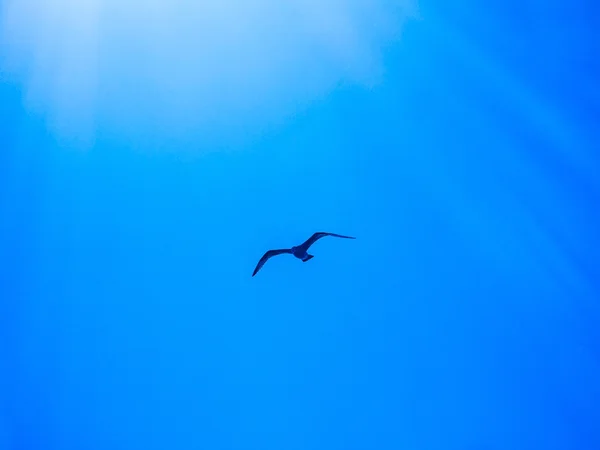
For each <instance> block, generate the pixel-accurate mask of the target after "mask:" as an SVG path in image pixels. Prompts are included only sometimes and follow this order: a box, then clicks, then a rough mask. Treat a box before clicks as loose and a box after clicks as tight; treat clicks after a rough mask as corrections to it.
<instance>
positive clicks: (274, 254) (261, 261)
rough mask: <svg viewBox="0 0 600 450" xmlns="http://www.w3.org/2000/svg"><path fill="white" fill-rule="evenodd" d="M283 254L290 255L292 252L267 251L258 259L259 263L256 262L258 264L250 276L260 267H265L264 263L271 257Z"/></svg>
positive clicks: (282, 250) (286, 250) (287, 250)
mask: <svg viewBox="0 0 600 450" xmlns="http://www.w3.org/2000/svg"><path fill="white" fill-rule="evenodd" d="M284 253H292V251H291V250H290V249H287V248H286V249H281V250H269V251H268V252H267V253H265V254H264V255H263V257H262V258H260V261H258V264H257V265H256V268H255V269H254V273H253V274H252V276H254V275H256V273H257V272H258V271H259V270H260V268H261V267H262V266H264V265H265V263H266V262H267V261H268V259H269V258H272V257H273V256H277V255H282V254H284Z"/></svg>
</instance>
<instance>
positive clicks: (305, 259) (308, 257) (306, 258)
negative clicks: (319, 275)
mask: <svg viewBox="0 0 600 450" xmlns="http://www.w3.org/2000/svg"><path fill="white" fill-rule="evenodd" d="M313 258H314V256H313V255H309V254H306V257H305V258H304V259H303V260H302V262H306V261H310V260H311V259H313Z"/></svg>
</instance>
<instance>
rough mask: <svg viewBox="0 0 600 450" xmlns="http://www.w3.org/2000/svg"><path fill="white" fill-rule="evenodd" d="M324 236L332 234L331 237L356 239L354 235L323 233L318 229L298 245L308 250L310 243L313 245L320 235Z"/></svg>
mask: <svg viewBox="0 0 600 450" xmlns="http://www.w3.org/2000/svg"><path fill="white" fill-rule="evenodd" d="M325 236H333V237H339V238H344V239H356V238H355V237H352V236H344V235H342V234H335V233H325V232H323V231H319V232H317V233H315V234H313V235H312V236H311V237H309V238H308V239H307V240H306V242H304V244H302V245H301V246H300V247H302V248H303V249H304V250H308V249H309V248H310V246H311V245H313V244H314V243H315V242H317V241H318V240H319V239H321V238H322V237H325Z"/></svg>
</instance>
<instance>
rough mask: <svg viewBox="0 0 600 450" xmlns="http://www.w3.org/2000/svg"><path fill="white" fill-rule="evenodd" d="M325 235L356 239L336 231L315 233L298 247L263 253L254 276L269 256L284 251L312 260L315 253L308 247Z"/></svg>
mask: <svg viewBox="0 0 600 450" xmlns="http://www.w3.org/2000/svg"><path fill="white" fill-rule="evenodd" d="M325 236H333V237H339V238H344V239H356V238H354V237H352V236H343V235H341V234H335V233H324V232H318V233H315V234H313V235H312V236H311V237H310V238H308V239H307V240H306V242H304V243H303V244H301V245H298V246H297V247H292V248H284V249H280V250H269V251H268V252H267V253H265V254H264V255H263V257H262V258H260V261H258V264H257V265H256V268H255V269H254V273H253V274H252V276H254V275H256V273H257V272H258V271H259V270H260V269H261V267H262V266H264V265H265V263H266V262H267V261H268V260H269V258H272V257H273V256H277V255H283V254H284V253H288V254H290V255H294V256H295V257H296V258H298V259H300V260H302V262H306V261H309V260H311V259H312V258H313V255H309V254H308V249H309V248H310V246H311V245H313V244H314V243H315V242H317V241H318V240H319V239H321V238H323V237H325Z"/></svg>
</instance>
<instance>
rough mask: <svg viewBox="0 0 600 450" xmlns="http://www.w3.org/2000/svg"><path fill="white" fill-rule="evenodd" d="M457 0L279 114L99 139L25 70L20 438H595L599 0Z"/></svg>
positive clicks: (1, 282) (1, 165)
mask: <svg viewBox="0 0 600 450" xmlns="http://www.w3.org/2000/svg"><path fill="white" fill-rule="evenodd" d="M443 3H444V2H441V1H438V2H433V1H427V0H424V1H422V2H420V3H419V10H420V13H419V17H418V18H415V19H411V20H408V21H407V22H406V23H405V25H404V27H403V28H402V32H401V33H399V34H398V36H396V38H395V39H394V40H391V41H388V42H387V44H386V45H385V48H384V52H383V66H384V68H385V70H384V72H383V75H382V76H381V78H380V79H379V80H378V82H376V83H374V84H373V85H372V86H368V87H365V86H364V85H362V86H361V85H356V84H352V83H339V84H338V85H336V87H334V88H332V89H330V90H329V91H328V92H327V93H326V95H322V96H320V97H319V98H316V99H312V100H311V101H310V102H306V104H303V105H301V106H298V108H297V110H295V111H293V112H292V113H289V114H282V115H281V117H280V118H279V120H278V121H276V122H269V123H268V124H267V125H264V124H263V125H262V126H258V124H257V123H254V122H253V121H252V120H247V121H244V114H245V115H246V116H247V117H248V118H253V117H254V115H255V114H256V111H252V110H249V111H246V112H245V113H244V114H241V115H240V114H238V116H237V118H236V121H235V123H232V124H231V127H230V128H227V127H228V121H227V117H228V116H227V111H226V109H225V110H224V111H223V112H222V117H221V119H222V120H221V122H219V123H220V125H219V126H221V127H222V129H219V128H218V127H217V129H216V131H215V129H210V130H209V129H207V130H192V131H190V130H189V129H183V128H182V130H179V131H176V132H167V131H165V130H167V129H168V128H169V127H170V125H168V124H167V125H164V124H163V125H161V124H159V123H154V125H152V123H151V121H150V120H141V119H140V120H139V121H137V122H136V120H137V119H136V117H134V116H133V115H130V117H128V114H129V112H128V111H129V109H127V108H128V107H127V105H120V104H119V102H120V98H119V96H107V97H105V98H103V99H102V102H103V104H104V105H105V108H104V113H105V115H106V116H105V117H101V118H100V119H99V120H98V122H97V129H96V133H95V135H94V139H93V142H92V144H91V145H89V146H88V147H87V148H86V149H83V150H82V149H81V148H76V147H78V145H77V143H75V144H72V145H71V143H70V141H69V140H68V139H62V138H57V137H56V135H55V133H54V132H53V131H52V129H51V127H49V125H48V122H47V120H46V117H45V116H43V115H41V114H39V113H38V112H36V111H32V110H31V109H30V108H27V107H25V106H24V105H25V100H24V99H25V97H26V92H25V88H24V86H25V81H24V80H20V79H19V78H18V77H16V76H8V75H6V73H7V72H5V75H4V76H3V82H2V85H1V87H0V115H1V122H0V149H1V151H0V264H1V270H0V449H6V450H16V449H47V450H50V449H61V450H67V449H128V450H131V449H144V450H150V449H192V448H193V449H207V450H208V449H210V450H213V449H214V450H216V449H232V450H233V449H257V450H258V449H261V450H262V449H264V450H266V449H328V450H333V449H415V450H416V449H444V450H447V449H456V450H459V449H465V450H476V449H481V450H483V449H486V450H488V449H494V450H495V449H512V450H516V449H536V450H542V449H544V450H545V449H565V450H567V449H569V450H572V449H590V450H592V449H598V448H600V425H599V424H600V332H599V331H598V324H599V323H600V281H598V280H600V278H599V277H600V269H599V268H598V249H599V248H600V231H599V230H600V228H599V225H600V220H599V219H600V218H599V213H598V204H599V200H600V154H599V153H598V142H599V138H600V127H599V126H598V118H599V117H600V84H599V81H598V80H599V78H598V75H599V70H598V69H599V65H600V63H599V61H600V59H599V57H598V55H599V54H600V44H599V43H600V39H598V38H597V36H596V34H597V29H598V20H597V19H596V18H595V17H598V16H599V14H600V13H599V12H598V11H597V8H594V7H593V6H592V2H582V1H580V2H572V3H571V4H566V3H563V2H552V1H551V2H544V3H543V4H542V3H541V2H525V3H522V2H521V3H519V2H496V3H490V2H486V3H485V4H484V2H475V1H473V0H464V1H459V2H450V3H448V2H446V3H448V4H446V5H445V4H443ZM123 45H124V48H123V49H122V51H123V52H127V51H129V50H131V49H129V47H127V46H126V43H124V44H123ZM131 57H134V53H133V51H132V54H131ZM122 58H123V59H127V55H126V53H125V56H122ZM118 59H119V58H115V59H113V60H111V61H110V64H117V62H118ZM300 79H301V77H300V78H299V80H300ZM299 82H300V81H299ZM138 83H139V84H140V85H141V86H142V88H141V89H142V93H143V92H144V91H143V85H144V80H143V79H141V80H139V81H138ZM291 88H292V87H290V89H291ZM105 89H106V92H111V91H110V87H106V86H105ZM113 92H114V91H113ZM140 101H145V102H146V103H144V106H143V107H144V108H145V107H152V101H153V100H152V97H151V96H144V95H141V94H140ZM129 107H131V105H129ZM264 107H265V108H267V109H268V108H269V105H268V104H266V105H265V106H264ZM115 111H120V116H118V118H117V119H115V118H114V115H113V116H111V112H115ZM111 117H113V119H112V120H113V121H122V122H123V123H129V124H130V128H129V129H128V134H127V137H124V136H125V134H124V133H123V134H119V133H118V132H115V131H114V128H111V124H112V123H113V122H111ZM174 120H175V119H174ZM232 120H233V119H232ZM184 128H185V127H184ZM223 130H225V131H223ZM320 230H323V231H332V232H336V233H342V234H350V235H354V236H357V238H358V239H357V240H356V241H345V240H336V239H330V240H327V239H324V240H322V241H320V242H319V243H318V244H316V245H315V247H314V248H313V251H312V253H313V254H314V255H315V258H314V259H313V260H312V261H310V263H307V264H302V263H300V262H299V261H297V260H294V259H293V258H289V257H280V258H277V259H274V260H271V261H269V262H268V263H267V264H266V265H265V267H264V268H263V270H262V271H261V272H260V273H259V274H258V275H257V276H256V277H254V278H251V277H250V275H251V273H252V270H253V268H254V266H255V264H256V262H257V260H258V259H259V258H260V256H261V255H262V253H263V252H264V251H265V250H266V249H269V248H277V247H281V246H291V245H294V244H296V243H299V242H302V241H303V240H304V239H305V238H307V237H308V236H309V235H310V234H311V233H312V232H314V231H320Z"/></svg>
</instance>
